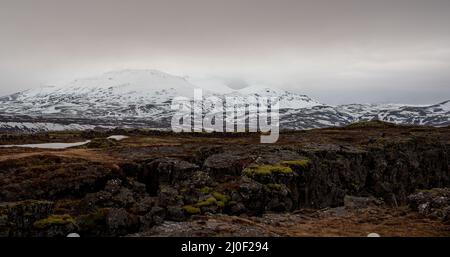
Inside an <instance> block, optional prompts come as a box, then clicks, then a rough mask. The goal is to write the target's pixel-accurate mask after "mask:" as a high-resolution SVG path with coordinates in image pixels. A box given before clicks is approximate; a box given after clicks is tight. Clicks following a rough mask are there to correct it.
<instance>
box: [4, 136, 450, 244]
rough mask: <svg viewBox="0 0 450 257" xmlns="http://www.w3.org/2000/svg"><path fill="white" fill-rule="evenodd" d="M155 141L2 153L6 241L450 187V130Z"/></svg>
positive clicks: (386, 199) (124, 230) (392, 202)
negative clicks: (268, 141)
mask: <svg viewBox="0 0 450 257" xmlns="http://www.w3.org/2000/svg"><path fill="white" fill-rule="evenodd" d="M133 133H134V134H133ZM148 133H150V134H148ZM151 133H153V132H139V131H134V132H130V134H129V136H130V138H129V139H127V140H128V141H127V140H125V141H124V142H120V143H117V144H115V145H113V146H110V145H108V147H107V148H102V145H95V146H84V147H80V148H79V149H69V150H63V151H52V152H49V151H46V150H19V149H15V150H8V149H3V150H1V151H0V167H1V169H0V186H1V192H0V202H2V204H1V205H0V231H1V232H0V233H1V234H2V235H5V236H8V235H9V236H28V235H45V236H64V235H66V234H68V233H70V232H78V233H81V234H82V235H83V236H98V235H102V236H104V235H113V236H116V235H126V234H130V233H135V232H139V231H145V230H148V229H150V228H152V227H153V226H155V225H157V224H160V223H161V222H163V221H165V220H169V221H174V222H181V221H185V220H189V219H190V217H192V216H196V215H204V214H207V213H212V214H214V213H216V214H217V213H223V214H227V215H250V216H253V215H256V216H259V215H263V214H265V213H269V212H275V213H289V212H293V211H298V210H302V209H305V208H313V209H321V208H325V207H327V208H333V207H339V206H344V205H346V206H359V205H361V203H363V204H365V203H367V201H366V200H360V199H373V200H370V201H371V202H374V203H377V205H378V204H381V205H383V206H387V207H398V206H405V205H407V204H408V203H411V201H413V200H414V199H418V198H417V197H416V198H414V197H413V198H411V196H410V195H411V194H414V193H415V192H416V191H417V190H419V189H431V188H438V187H440V188H442V187H449V186H450V170H449V167H450V143H449V142H450V138H449V135H450V133H448V129H427V128H415V127H410V128H398V127H386V128H370V129H367V128H364V129H361V128H348V129H342V130H318V131H310V132H296V133H286V134H282V135H281V138H280V141H279V143H278V144H275V145H269V146H267V145H260V144H258V143H254V142H258V138H257V137H255V136H251V135H233V136H232V137H230V138H227V136H226V135H222V136H220V135H209V136H208V135H196V136H194V135H170V134H164V135H160V134H151ZM96 136H102V135H101V134H96ZM104 136H107V135H104ZM92 147H93V148H92ZM8 151H9V152H8ZM67 156H71V157H67ZM75 156H76V157H75ZM422 198H423V197H422ZM422 198H420V199H419V200H417V201H416V202H418V203H417V204H413V205H412V206H415V207H413V209H414V208H415V209H417V208H418V207H417V206H421V204H422V202H420V201H422V200H421V199H422ZM355 199H356V200H355ZM425 200H426V199H425ZM425 200H424V201H425ZM435 205H436V204H435ZM439 208H445V206H443V205H442V204H441V205H439ZM430 212H432V211H430Z"/></svg>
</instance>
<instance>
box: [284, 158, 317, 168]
mask: <svg viewBox="0 0 450 257" xmlns="http://www.w3.org/2000/svg"><path fill="white" fill-rule="evenodd" d="M281 164H282V165H286V166H288V167H291V168H294V169H305V168H307V167H308V166H309V165H310V164H311V161H310V160H309V159H301V160H290V161H282V162H281Z"/></svg>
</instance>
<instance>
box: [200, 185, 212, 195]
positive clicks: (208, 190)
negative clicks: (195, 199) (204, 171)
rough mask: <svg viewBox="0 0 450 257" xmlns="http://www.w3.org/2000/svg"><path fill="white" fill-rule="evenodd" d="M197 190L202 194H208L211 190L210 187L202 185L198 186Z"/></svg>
mask: <svg viewBox="0 0 450 257" xmlns="http://www.w3.org/2000/svg"><path fill="white" fill-rule="evenodd" d="M199 191H200V192H201V193H203V194H209V193H210V192H211V188H210V187H207V186H204V187H202V188H200V189H199Z"/></svg>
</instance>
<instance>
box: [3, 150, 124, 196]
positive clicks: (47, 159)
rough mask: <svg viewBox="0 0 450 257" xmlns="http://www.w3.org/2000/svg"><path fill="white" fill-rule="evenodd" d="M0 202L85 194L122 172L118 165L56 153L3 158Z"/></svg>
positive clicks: (96, 189)
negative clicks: (56, 154)
mask: <svg viewBox="0 0 450 257" xmlns="http://www.w3.org/2000/svg"><path fill="white" fill-rule="evenodd" d="M0 167H1V169H0V188H1V190H0V202H6V201H18V200H25V199H48V200H54V199H59V198H64V197H73V196H83V195H85V194H86V193H88V192H95V191H98V190H99V189H100V188H103V186H104V185H105V183H106V181H107V180H108V179H110V178H113V177H117V176H120V174H119V172H120V169H119V167H118V166H117V165H108V164H104V163H96V162H91V161H86V160H84V159H76V158H66V157H59V156H54V155H37V156H32V157H26V158H19V159H9V160H6V161H2V162H0Z"/></svg>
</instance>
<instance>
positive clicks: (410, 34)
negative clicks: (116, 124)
mask: <svg viewBox="0 0 450 257" xmlns="http://www.w3.org/2000/svg"><path fill="white" fill-rule="evenodd" d="M448 13H450V1H448V0H430V1H419V0H390V1H387V0H381V1H372V0H366V1H365V0H340V1H336V0H328V1H325V0H319V1H300V0H297V1H295V0H280V1H275V0H273V1H267V0H242V1H237V0H231V1H219V0H190V1H186V0H180V1H174V0H164V1H163V0H161V1H152V0H147V1H144V0H141V1H139V0H131V1H119V0H92V1H88V0H78V1H74V0H71V1H69V0H40V1H31V0H27V1H25V0H3V1H1V2H0V38H1V43H0V94H8V93H13V92H15V91H18V90H22V89H26V88H32V87H36V86H40V85H42V84H46V83H63V81H67V80H71V79H74V78H77V77H80V76H91V75H95V74H98V73H102V72H105V71H108V70H113V69H122V68H154V69H160V70H163V71H166V72H169V73H173V74H176V75H190V76H202V77H204V76H213V77H225V78H226V77H228V78H230V79H233V80H236V78H237V80H236V81H239V80H242V81H247V82H249V83H251V82H258V83H265V84H269V85H275V86H281V87H284V88H286V89H289V90H294V91H297V92H300V93H306V94H309V95H310V96H311V97H316V98H318V99H319V100H322V101H324V102H330V103H346V102H388V101H391V102H404V103H432V102H437V101H441V100H446V99H447V98H450V94H449V93H450V90H449V88H450V86H449V83H450V76H449V75H447V74H450V68H449V67H450V33H448V27H450V15H448Z"/></svg>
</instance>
